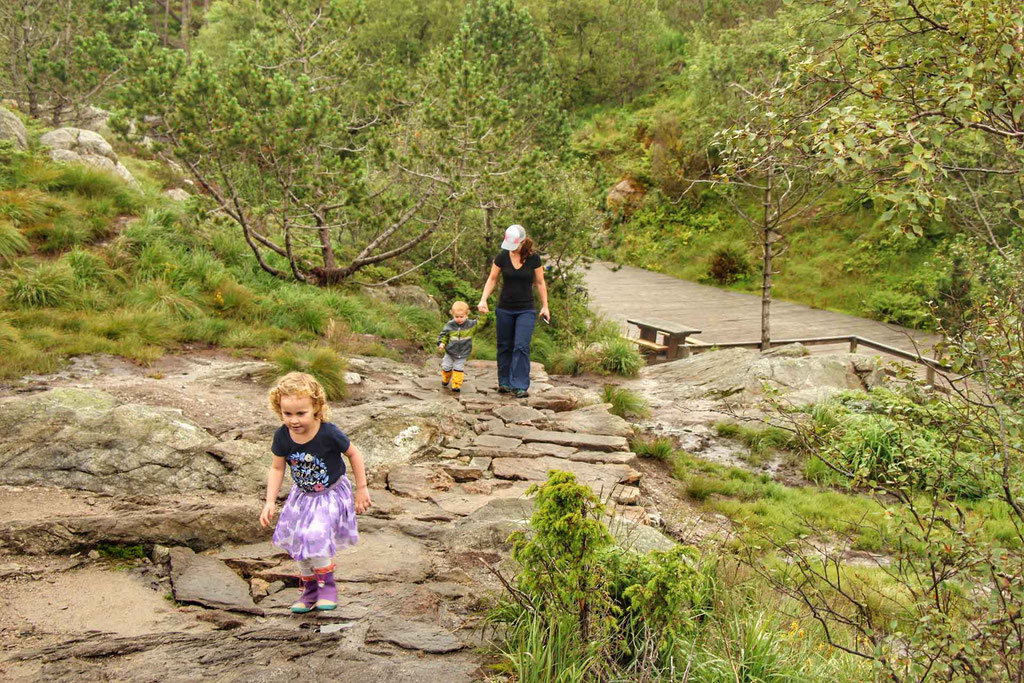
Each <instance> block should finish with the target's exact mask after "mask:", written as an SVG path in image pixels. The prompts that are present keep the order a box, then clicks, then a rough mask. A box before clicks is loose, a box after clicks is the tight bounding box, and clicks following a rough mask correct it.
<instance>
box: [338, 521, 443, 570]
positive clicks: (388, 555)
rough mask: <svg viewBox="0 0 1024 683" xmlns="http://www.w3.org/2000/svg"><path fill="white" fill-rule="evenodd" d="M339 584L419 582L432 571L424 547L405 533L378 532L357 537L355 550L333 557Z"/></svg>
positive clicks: (432, 566)
mask: <svg viewBox="0 0 1024 683" xmlns="http://www.w3.org/2000/svg"><path fill="white" fill-rule="evenodd" d="M334 559H335V562H336V563H337V565H338V568H337V569H336V570H335V572H334V576H335V578H336V579H338V580H339V581H352V582H356V581H365V582H367V583H375V582H378V581H398V582H402V583H419V582H421V581H423V580H425V579H427V578H428V577H429V576H430V575H431V574H432V573H433V571H434V565H433V562H432V561H431V558H430V555H429V554H428V551H427V550H426V548H424V547H423V545H421V544H420V543H419V542H417V541H416V540H414V539H412V538H409V537H408V536H405V535H404V534H399V533H394V532H392V531H379V532H375V533H372V534H362V535H360V536H359V543H358V544H356V546H355V547H351V548H346V549H345V550H342V551H341V552H339V553H338V554H337V555H335V556H334Z"/></svg>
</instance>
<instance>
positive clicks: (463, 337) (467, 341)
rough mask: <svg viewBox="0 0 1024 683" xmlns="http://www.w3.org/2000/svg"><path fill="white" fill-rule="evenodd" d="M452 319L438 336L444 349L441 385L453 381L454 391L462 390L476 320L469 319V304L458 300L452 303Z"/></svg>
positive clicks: (438, 343) (439, 342) (442, 349)
mask: <svg viewBox="0 0 1024 683" xmlns="http://www.w3.org/2000/svg"><path fill="white" fill-rule="evenodd" d="M451 313H452V319H451V320H449V321H448V322H446V323H445V324H444V327H443V328H442V329H441V334H439V335H438V336H437V348H438V349H440V350H441V351H444V358H442V359H441V386H445V387H446V386H448V384H449V383H451V387H452V391H454V392H456V393H458V392H460V391H462V379H463V376H464V375H463V373H464V369H465V367H466V359H468V358H469V354H470V353H472V352H473V335H474V334H476V323H477V321H476V320H470V319H469V304H467V303H466V302H465V301H456V302H455V303H453V304H452V311H451Z"/></svg>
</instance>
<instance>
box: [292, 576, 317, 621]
mask: <svg viewBox="0 0 1024 683" xmlns="http://www.w3.org/2000/svg"><path fill="white" fill-rule="evenodd" d="M299 578H301V579H302V585H303V587H304V588H305V590H304V591H302V595H300V596H299V599H298V601H297V602H295V603H294V604H293V605H292V612H294V613H295V614H305V613H306V612H312V611H313V608H314V607H316V603H317V589H318V588H319V586H318V585H317V582H316V575H315V574H314V575H312V576H300V577H299Z"/></svg>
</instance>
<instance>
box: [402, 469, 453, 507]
mask: <svg viewBox="0 0 1024 683" xmlns="http://www.w3.org/2000/svg"><path fill="white" fill-rule="evenodd" d="M454 483H455V480H454V479H452V477H451V476H449V475H448V474H445V473H444V472H441V471H438V470H436V469H435V468H433V467H430V466H427V465H399V466H397V467H393V468H392V469H391V471H390V472H388V490H390V491H391V492H392V493H394V494H396V495H399V496H406V497H408V498H417V499H419V500H426V499H427V498H429V497H430V496H432V495H435V494H436V493H437V492H438V491H447V490H448V489H449V488H451V486H452V484H454Z"/></svg>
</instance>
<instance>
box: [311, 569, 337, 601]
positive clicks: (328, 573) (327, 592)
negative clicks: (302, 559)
mask: <svg viewBox="0 0 1024 683" xmlns="http://www.w3.org/2000/svg"><path fill="white" fill-rule="evenodd" d="M313 571H314V572H316V586H317V601H316V608H317V609H319V610H329V609H334V608H335V607H337V606H338V587H337V586H336V585H335V584H334V565H333V564H332V565H331V566H330V567H324V568H322V569H314V570H313Z"/></svg>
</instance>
